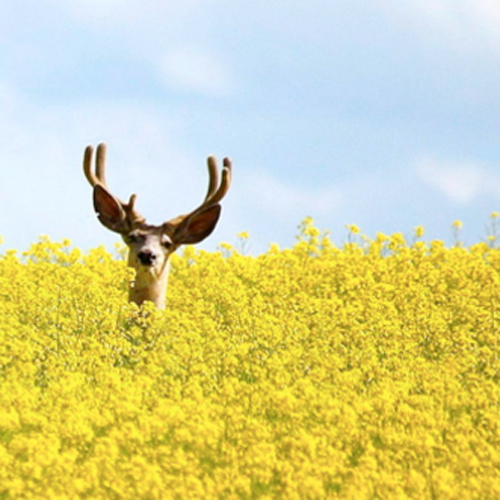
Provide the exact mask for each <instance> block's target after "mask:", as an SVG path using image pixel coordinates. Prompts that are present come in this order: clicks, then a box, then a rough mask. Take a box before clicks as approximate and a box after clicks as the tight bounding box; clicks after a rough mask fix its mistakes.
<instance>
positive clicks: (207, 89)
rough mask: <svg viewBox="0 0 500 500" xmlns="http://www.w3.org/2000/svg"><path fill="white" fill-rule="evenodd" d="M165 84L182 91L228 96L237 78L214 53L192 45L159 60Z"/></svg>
mask: <svg viewBox="0 0 500 500" xmlns="http://www.w3.org/2000/svg"><path fill="white" fill-rule="evenodd" d="M160 71H161V74H162V77H163V80H164V81H165V83H166V84H167V85H169V86H172V87H175V88H178V89H180V90H183V91H184V92H188V93H191V92H194V93H198V94H208V95H216V96H217V95H225V94H229V93H231V92H232V91H233V90H234V80H233V78H232V76H231V74H230V72H229V70H228V68H227V67H226V65H225V64H224V63H223V61H222V60H221V59H220V58H218V57H217V56H216V55H215V54H213V53H210V52H208V51H203V50H200V49H197V48H192V47H181V48H177V49H174V50H172V51H170V52H168V53H167V54H166V55H165V56H164V58H163V60H162V61H161V62H160Z"/></svg>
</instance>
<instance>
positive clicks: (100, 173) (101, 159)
mask: <svg viewBox="0 0 500 500" xmlns="http://www.w3.org/2000/svg"><path fill="white" fill-rule="evenodd" d="M105 169H106V144H104V142H101V143H100V144H99V145H98V146H97V152H96V159H95V172H96V175H97V178H98V179H99V181H100V182H101V184H102V185H103V186H104V187H106V174H105Z"/></svg>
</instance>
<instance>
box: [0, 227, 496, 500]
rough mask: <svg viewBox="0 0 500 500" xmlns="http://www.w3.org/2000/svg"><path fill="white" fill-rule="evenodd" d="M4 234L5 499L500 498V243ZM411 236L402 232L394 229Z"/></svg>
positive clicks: (1, 379)
mask: <svg viewBox="0 0 500 500" xmlns="http://www.w3.org/2000/svg"><path fill="white" fill-rule="evenodd" d="M357 232H358V229H357V227H356V226H350V233H349V236H348V240H347V242H346V243H345V244H344V245H342V246H341V247H336V246H335V245H333V244H332V242H331V240H330V239H329V238H328V237H327V236H324V235H322V234H320V232H319V231H318V230H317V229H316V228H315V227H314V226H313V225H312V222H311V221H310V220H306V221H305V222H304V223H303V224H302V226H301V230H300V235H299V239H298V241H297V243H296V244H295V246H293V248H290V249H279V248H278V247H276V246H272V247H271V248H270V249H269V251H268V252H267V253H265V254H262V255H258V256H250V255H245V252H244V251H243V247H244V245H245V242H246V235H242V241H241V246H242V248H239V247H238V248H239V250H236V249H235V248H232V247H230V246H229V245H225V244H224V245H222V247H221V251H220V252H215V253H208V252H205V251H198V250H195V249H194V248H193V247H188V248H186V249H185V250H184V252H181V253H180V254H179V255H177V256H174V257H173V259H172V272H171V277H170V282H169V290H168V305H167V310H165V311H157V310H155V309H154V308H153V307H148V306H146V307H144V308H142V309H138V308H137V306H134V305H129V304H128V303H127V286H128V282H129V280H130V279H131V278H132V275H131V272H130V270H128V269H127V267H126V264H125V261H124V260H123V258H120V255H118V254H117V255H115V256H113V255H110V254H109V253H107V252H106V251H105V250H104V249H96V250H93V251H90V252H89V253H87V254H83V253H82V252H81V251H79V250H78V249H75V248H73V247H72V246H71V245H70V244H69V242H61V243H54V242H51V241H50V240H48V239H42V240H41V241H40V242H39V243H36V244H34V245H33V246H32V247H31V248H30V249H29V250H28V251H27V252H26V253H24V254H21V253H16V252H11V251H7V250H4V251H3V252H1V254H0V383H1V389H0V499H9V500H10V499H16V500H17V499H79V498H88V499H179V500H185V499H227V500H229V499H243V500H250V499H328V498H341V499H361V500H362V499H396V498H397V499H403V498H415V499H455V498H457V499H458V498H460V499H463V498H467V499H496V498H500V405H499V403H500V361H499V333H500V250H498V249H496V248H495V245H494V244H491V242H489V243H488V242H484V243H478V244H476V245H473V246H470V247H464V246H463V245H460V244H459V243H457V244H456V245H453V246H445V245H444V244H443V243H442V242H440V241H432V242H425V241H423V240H422V238H421V235H422V229H421V228H417V230H416V231H415V234H414V236H413V237H412V238H407V239H405V238H403V236H401V235H400V234H395V235H392V236H384V235H382V234H379V235H377V236H376V237H375V238H374V239H372V240H368V239H366V238H362V237H360V236H359V234H356V233H357ZM408 240H411V241H408Z"/></svg>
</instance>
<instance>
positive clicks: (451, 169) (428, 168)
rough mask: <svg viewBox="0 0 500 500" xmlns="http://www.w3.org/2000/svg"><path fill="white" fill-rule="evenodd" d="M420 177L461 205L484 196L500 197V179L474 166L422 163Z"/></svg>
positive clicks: (468, 164)
mask: <svg viewBox="0 0 500 500" xmlns="http://www.w3.org/2000/svg"><path fill="white" fill-rule="evenodd" d="M415 169H416V172H417V175H418V176H419V177H420V178H421V179H422V180H423V181H424V182H425V183H427V184H428V185H429V186H431V187H433V188H434V189H436V190H437V191H439V192H441V193H443V194H444V195H445V196H446V197H447V198H449V199H450V200H452V201H454V202H456V203H459V204H468V203H471V202H473V201H474V200H476V199H477V198H478V197H479V196H481V195H486V194H489V195H494V196H500V175H498V174H493V173H491V172H489V171H488V170H487V169H486V168H485V167H483V166H481V165H477V164H474V163H452V162H439V161H437V160H433V159H424V160H420V161H419V162H418V163H417V165H416V168H415Z"/></svg>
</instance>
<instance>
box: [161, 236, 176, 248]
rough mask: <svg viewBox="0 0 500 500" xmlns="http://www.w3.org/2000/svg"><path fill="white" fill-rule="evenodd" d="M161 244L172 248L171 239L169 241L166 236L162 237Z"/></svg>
mask: <svg viewBox="0 0 500 500" xmlns="http://www.w3.org/2000/svg"><path fill="white" fill-rule="evenodd" d="M161 244H162V245H163V246H164V247H165V248H172V245H173V243H172V241H170V239H169V238H167V237H163V238H162V240H161Z"/></svg>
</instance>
